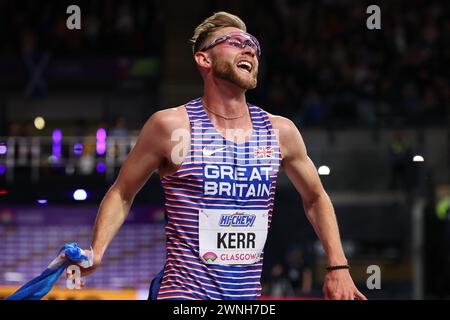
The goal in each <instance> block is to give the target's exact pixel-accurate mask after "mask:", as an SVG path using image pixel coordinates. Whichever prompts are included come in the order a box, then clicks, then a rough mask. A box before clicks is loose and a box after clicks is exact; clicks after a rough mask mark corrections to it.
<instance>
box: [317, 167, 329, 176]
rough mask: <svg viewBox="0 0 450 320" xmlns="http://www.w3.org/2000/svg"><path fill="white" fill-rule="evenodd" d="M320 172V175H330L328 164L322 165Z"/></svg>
mask: <svg viewBox="0 0 450 320" xmlns="http://www.w3.org/2000/svg"><path fill="white" fill-rule="evenodd" d="M318 172H319V175H321V176H328V175H329V174H330V172H331V170H330V168H329V167H327V166H320V167H319V170H318Z"/></svg>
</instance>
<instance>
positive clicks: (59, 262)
mask: <svg viewBox="0 0 450 320" xmlns="http://www.w3.org/2000/svg"><path fill="white" fill-rule="evenodd" d="M61 253H65V254H66V257H68V258H69V259H70V260H72V261H74V262H76V263H78V264H79V265H80V266H82V267H84V268H87V267H90V266H92V260H93V259H92V250H91V251H88V252H87V253H86V255H85V254H84V253H85V252H84V250H82V249H81V248H80V247H78V245H77V243H76V242H72V243H67V244H65V245H64V247H62V248H61V249H60V250H59V252H58V256H57V257H56V258H55V259H54V260H53V261H52V262H51V263H50V264H49V265H48V266H47V268H46V269H45V270H44V272H42V273H41V274H40V275H39V276H37V277H36V278H34V279H32V280H31V281H29V282H27V283H26V284H25V285H23V286H22V287H20V288H19V289H18V290H17V291H16V292H14V293H13V294H12V295H10V296H8V297H6V298H5V299H4V300H40V299H41V298H42V297H44V296H45V295H46V294H47V293H48V292H49V291H50V290H51V289H52V287H53V285H54V284H55V283H56V281H57V280H58V278H59V277H60V276H61V274H62V273H63V271H64V270H65V269H66V268H67V267H68V265H69V263H68V262H67V260H66V259H64V258H61V257H60V255H61ZM88 253H89V254H88Z"/></svg>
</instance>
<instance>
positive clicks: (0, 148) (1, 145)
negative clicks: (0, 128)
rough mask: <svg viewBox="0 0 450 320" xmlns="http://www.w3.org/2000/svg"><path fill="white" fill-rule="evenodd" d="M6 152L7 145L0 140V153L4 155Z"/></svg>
mask: <svg viewBox="0 0 450 320" xmlns="http://www.w3.org/2000/svg"><path fill="white" fill-rule="evenodd" d="M7 152H8V147H7V146H6V145H5V144H4V143H3V142H2V143H0V155H4V154H6V153H7Z"/></svg>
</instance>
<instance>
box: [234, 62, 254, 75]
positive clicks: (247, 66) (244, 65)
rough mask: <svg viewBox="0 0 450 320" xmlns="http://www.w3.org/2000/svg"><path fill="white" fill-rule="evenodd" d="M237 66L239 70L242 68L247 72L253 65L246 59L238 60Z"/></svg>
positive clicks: (249, 71) (250, 70)
mask: <svg viewBox="0 0 450 320" xmlns="http://www.w3.org/2000/svg"><path fill="white" fill-rule="evenodd" d="M237 67H238V68H239V69H241V70H244V71H246V72H248V73H251V72H252V69H253V65H252V64H251V63H250V62H248V61H239V62H238V64H237Z"/></svg>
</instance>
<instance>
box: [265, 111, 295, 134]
mask: <svg viewBox="0 0 450 320" xmlns="http://www.w3.org/2000/svg"><path fill="white" fill-rule="evenodd" d="M267 114H268V116H269V120H270V122H271V123H272V127H273V128H274V129H276V130H278V131H279V133H280V137H283V136H289V135H290V134H293V133H296V132H298V129H297V126H296V125H295V124H294V122H292V120H290V119H288V118H286V117H282V116H278V115H273V114H270V113H268V112H267Z"/></svg>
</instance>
